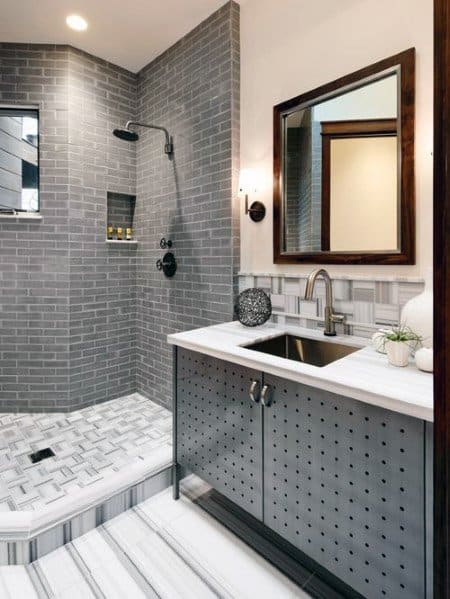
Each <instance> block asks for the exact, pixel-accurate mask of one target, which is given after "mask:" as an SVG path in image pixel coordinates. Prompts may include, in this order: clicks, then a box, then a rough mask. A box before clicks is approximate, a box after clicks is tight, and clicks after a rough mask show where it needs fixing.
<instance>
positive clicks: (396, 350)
mask: <svg viewBox="0 0 450 599" xmlns="http://www.w3.org/2000/svg"><path fill="white" fill-rule="evenodd" d="M385 349H386V353H387V357H388V360H389V364H392V365H393V366H408V363H409V356H410V355H411V346H410V345H409V344H408V343H407V342H405V341H389V339H388V340H387V341H386V344H385Z"/></svg>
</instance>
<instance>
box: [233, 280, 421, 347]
mask: <svg viewBox="0 0 450 599" xmlns="http://www.w3.org/2000/svg"><path fill="white" fill-rule="evenodd" d="M249 287H261V288H262V289H264V291H266V293H268V294H269V295H270V298H271V301H272V309H273V313H272V320H273V321H274V322H276V323H279V324H289V325H299V326H305V327H308V328H312V329H315V328H323V312H324V307H325V284H324V282H323V281H322V280H320V279H319V280H318V281H317V283H316V288H315V298H314V300H313V301H305V300H304V299H303V297H304V294H305V287H306V277H296V276H283V275H267V274H262V275H260V274H257V273H255V274H247V273H245V274H243V273H241V274H240V275H239V291H243V290H244V289H247V288H249ZM423 289H424V282H423V281H422V280H421V279H419V278H414V279H412V278H408V279H406V278H394V277H393V278H390V279H389V280H379V279H377V280H370V279H366V278H364V279H361V280H359V279H351V278H339V279H333V296H334V302H333V304H334V308H335V310H336V312H339V313H342V314H345V316H346V319H345V325H337V326H336V330H337V331H338V333H347V334H351V335H357V336H360V337H371V336H372V335H373V333H374V332H375V331H376V330H377V329H379V328H380V327H389V326H393V325H396V324H398V323H399V320H400V313H401V309H402V307H403V306H404V305H405V304H406V302H407V301H409V300H410V299H411V298H413V297H415V296H416V295H418V294H419V293H421V292H422V291H423Z"/></svg>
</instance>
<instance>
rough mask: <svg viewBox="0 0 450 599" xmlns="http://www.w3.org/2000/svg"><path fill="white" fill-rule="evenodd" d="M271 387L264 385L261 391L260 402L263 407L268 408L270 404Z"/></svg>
mask: <svg viewBox="0 0 450 599" xmlns="http://www.w3.org/2000/svg"><path fill="white" fill-rule="evenodd" d="M272 395H273V393H272V387H271V386H270V385H264V387H263V388H262V391H261V403H262V405H263V406H264V407H266V408H269V407H270V406H271V405H272Z"/></svg>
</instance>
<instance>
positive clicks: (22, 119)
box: [0, 107, 39, 212]
mask: <svg viewBox="0 0 450 599" xmlns="http://www.w3.org/2000/svg"><path fill="white" fill-rule="evenodd" d="M38 160H39V135H38V112H37V110H22V109H16V108H1V107H0V211H8V210H11V211H20V212H37V211H39V163H38Z"/></svg>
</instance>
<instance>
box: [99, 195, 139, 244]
mask: <svg viewBox="0 0 450 599" xmlns="http://www.w3.org/2000/svg"><path fill="white" fill-rule="evenodd" d="M106 206H107V209H106V226H105V231H106V243H109V244H112V245H114V244H119V245H129V246H136V245H137V243H138V242H137V240H136V238H135V236H134V211H135V207H136V196H133V195H127V194H124V193H116V192H112V191H108V193H107V200H106Z"/></svg>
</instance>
